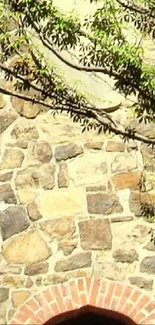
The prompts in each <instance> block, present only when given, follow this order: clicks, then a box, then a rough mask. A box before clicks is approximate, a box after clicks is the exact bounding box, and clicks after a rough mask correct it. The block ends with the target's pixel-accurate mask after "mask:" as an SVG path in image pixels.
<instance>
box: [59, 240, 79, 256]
mask: <svg viewBox="0 0 155 325" xmlns="http://www.w3.org/2000/svg"><path fill="white" fill-rule="evenodd" d="M76 247H77V242H76V241H75V240H63V241H61V242H60V243H59V249H62V251H63V253H64V255H65V256H66V255H70V254H71V253H72V252H73V250H74V249H75V248H76Z"/></svg>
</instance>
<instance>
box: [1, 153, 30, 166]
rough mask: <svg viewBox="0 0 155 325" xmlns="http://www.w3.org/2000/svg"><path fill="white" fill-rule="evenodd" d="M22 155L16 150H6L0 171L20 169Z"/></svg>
mask: <svg viewBox="0 0 155 325" xmlns="http://www.w3.org/2000/svg"><path fill="white" fill-rule="evenodd" d="M23 160H24V154H23V152H22V151H20V150H18V149H6V150H5V152H4V155H3V157H2V162H1V163H0V170H2V169H13V168H18V167H21V165H22V162H23Z"/></svg>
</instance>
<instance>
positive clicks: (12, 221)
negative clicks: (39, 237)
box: [0, 206, 29, 240]
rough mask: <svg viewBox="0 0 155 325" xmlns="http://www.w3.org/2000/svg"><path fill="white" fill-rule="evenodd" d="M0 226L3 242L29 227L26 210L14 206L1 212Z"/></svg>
mask: <svg viewBox="0 0 155 325" xmlns="http://www.w3.org/2000/svg"><path fill="white" fill-rule="evenodd" d="M0 226H1V233H2V238H3V240H6V239H7V238H9V237H11V236H13V235H14V234H17V233H19V232H21V231H23V230H25V229H26V228H28V227H29V221H28V218H27V215H26V212H25V210H24V209H23V207H21V206H12V207H9V208H7V209H6V210H5V211H4V212H0Z"/></svg>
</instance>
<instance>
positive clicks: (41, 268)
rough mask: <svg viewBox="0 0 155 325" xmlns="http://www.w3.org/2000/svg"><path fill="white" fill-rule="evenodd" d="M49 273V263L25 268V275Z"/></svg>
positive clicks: (35, 264)
mask: <svg viewBox="0 0 155 325" xmlns="http://www.w3.org/2000/svg"><path fill="white" fill-rule="evenodd" d="M47 272H48V263H46V262H41V263H34V264H30V265H27V266H26V267H25V271H24V273H25V274H26V275H30V276H32V275H36V274H44V273H47Z"/></svg>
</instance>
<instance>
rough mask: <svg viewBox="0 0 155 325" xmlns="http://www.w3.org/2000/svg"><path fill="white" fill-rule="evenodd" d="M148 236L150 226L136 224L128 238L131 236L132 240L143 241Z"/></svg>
mask: <svg viewBox="0 0 155 325" xmlns="http://www.w3.org/2000/svg"><path fill="white" fill-rule="evenodd" d="M148 236H149V237H150V227H148V226H147V225H136V226H135V227H134V228H133V229H132V232H131V234H130V235H129V238H132V239H133V241H139V243H141V244H142V243H144V242H145V241H146V240H147V239H148Z"/></svg>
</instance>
